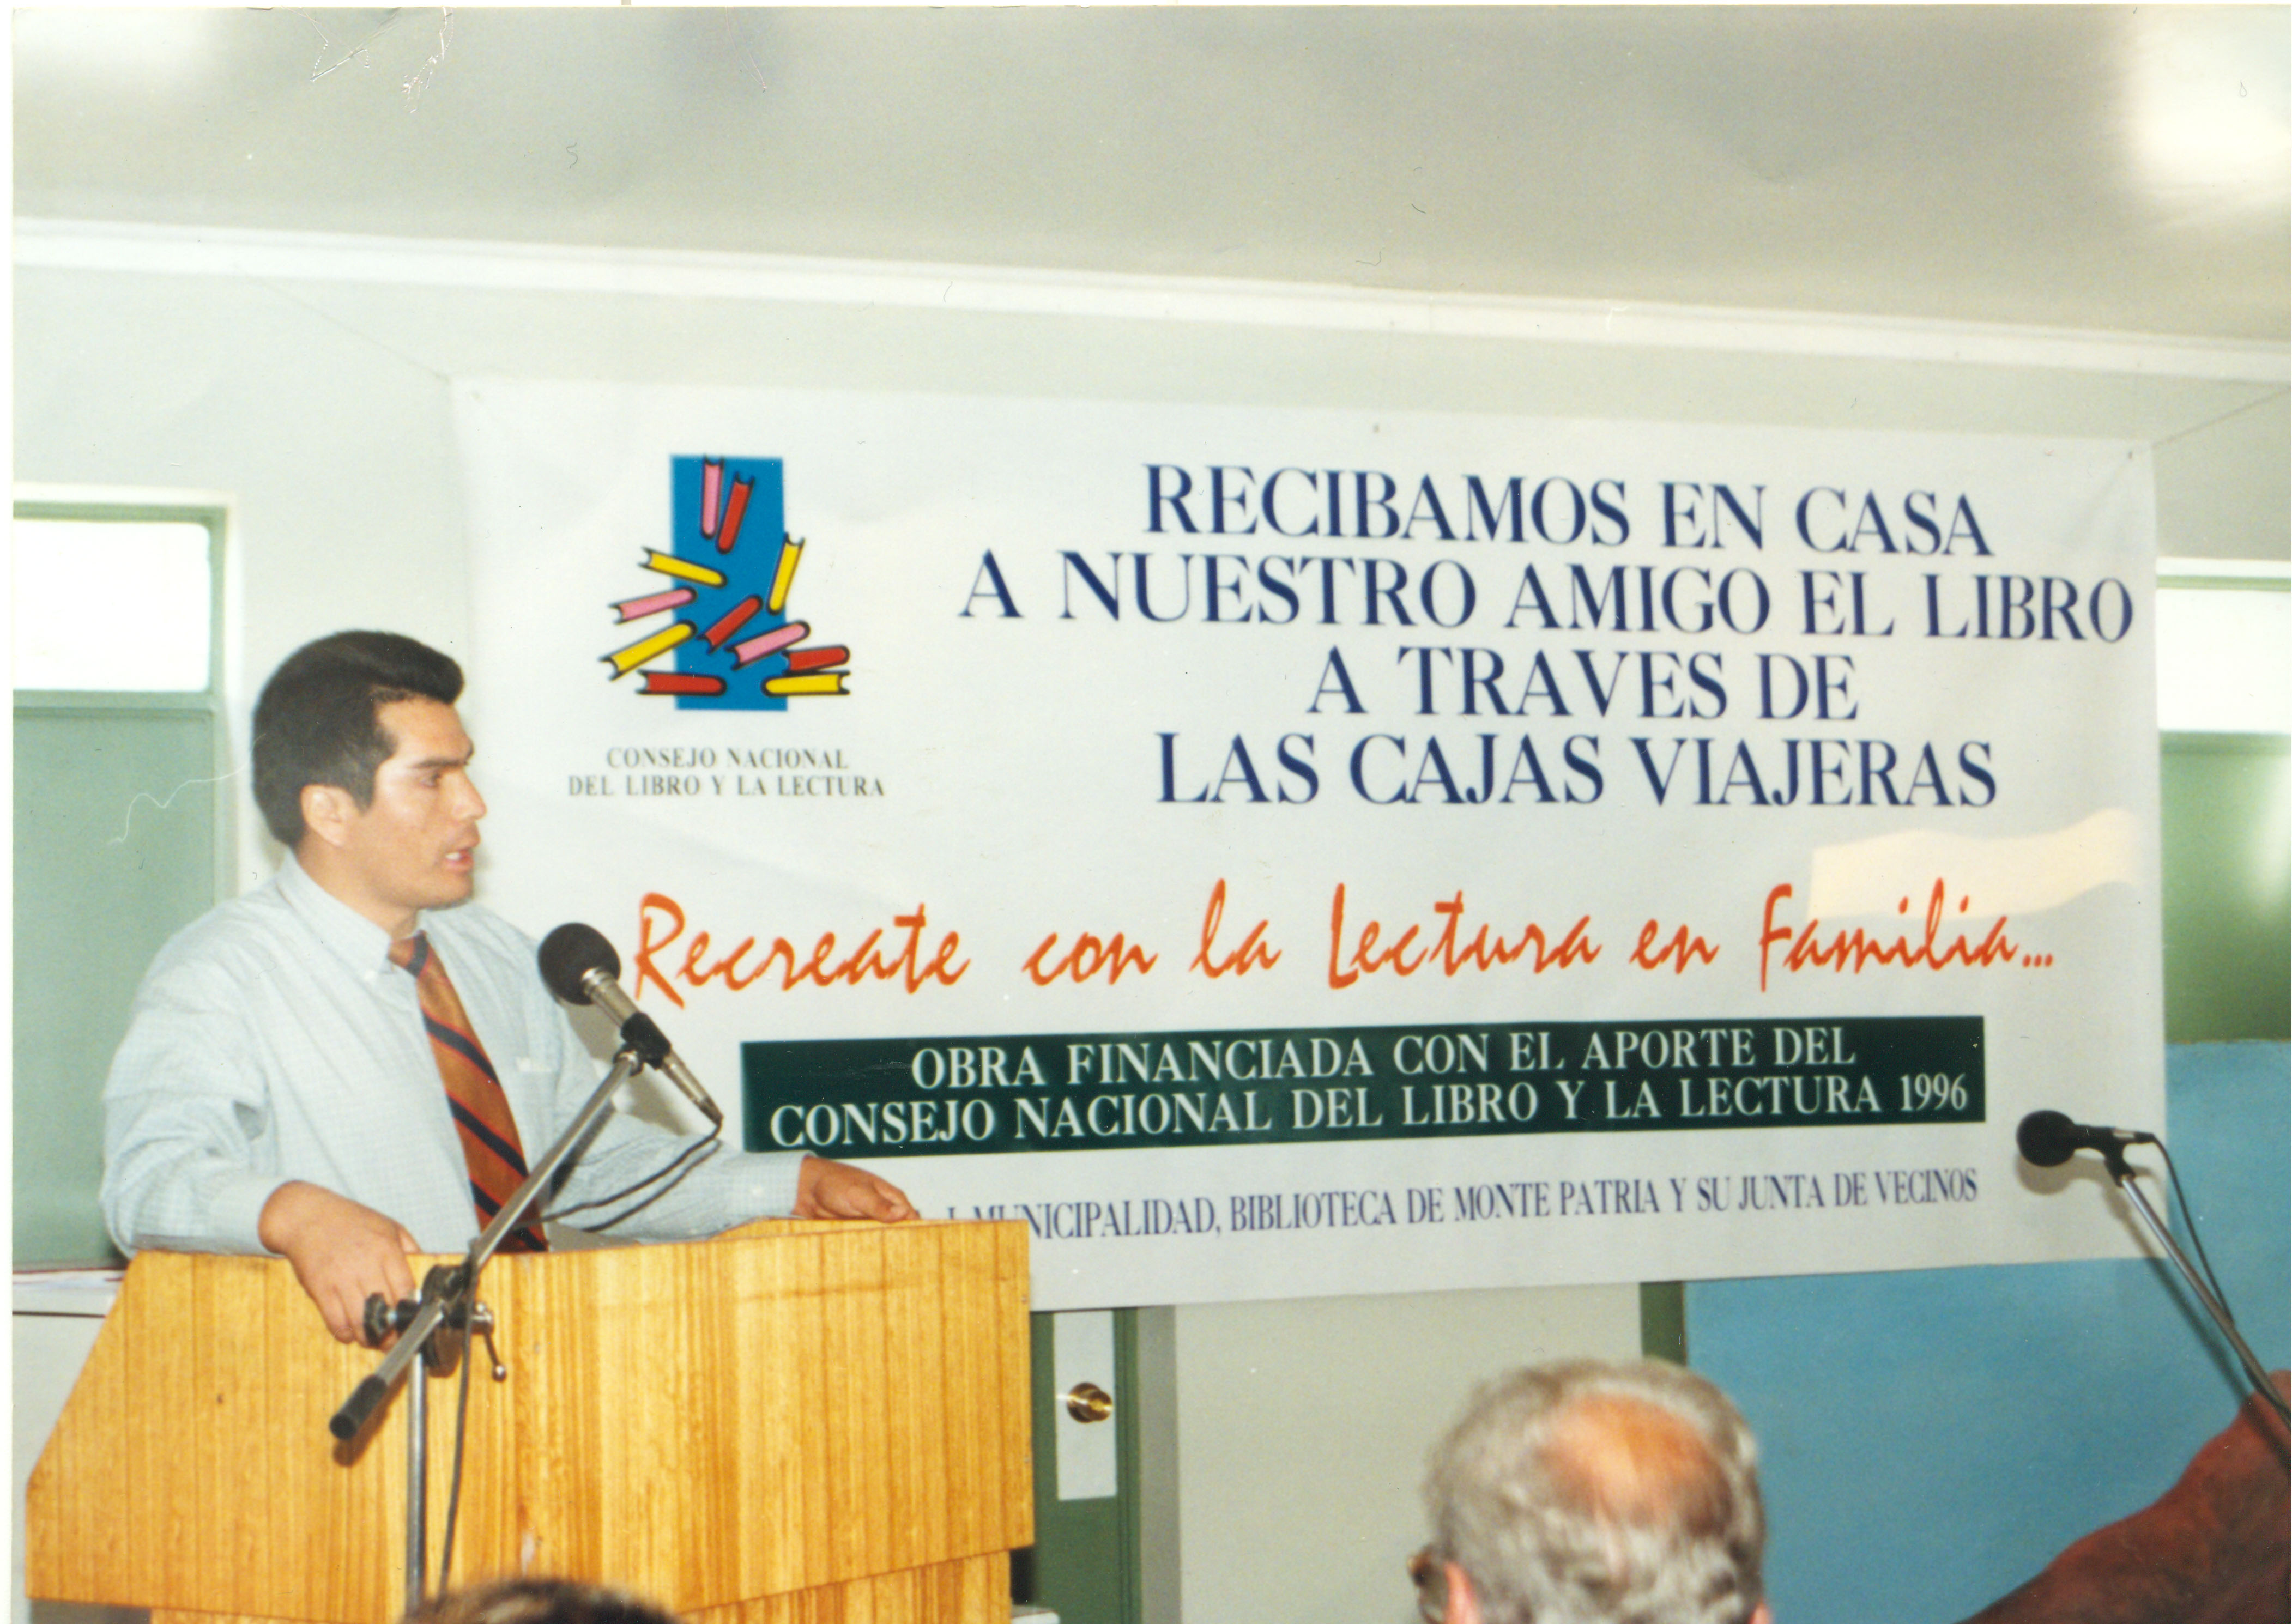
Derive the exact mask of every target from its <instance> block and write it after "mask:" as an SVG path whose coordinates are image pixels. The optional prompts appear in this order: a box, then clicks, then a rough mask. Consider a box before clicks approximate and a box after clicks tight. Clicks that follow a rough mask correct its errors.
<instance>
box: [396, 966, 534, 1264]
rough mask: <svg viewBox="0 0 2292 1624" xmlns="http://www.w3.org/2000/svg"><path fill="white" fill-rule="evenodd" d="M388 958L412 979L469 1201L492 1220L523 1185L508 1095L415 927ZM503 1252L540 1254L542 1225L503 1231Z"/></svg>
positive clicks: (521, 1152)
mask: <svg viewBox="0 0 2292 1624" xmlns="http://www.w3.org/2000/svg"><path fill="white" fill-rule="evenodd" d="M390 961H391V963H392V964H395V965H396V966H398V968H399V969H402V970H406V971H408V972H409V973H411V974H412V976H413V977H414V986H415V990H416V993H417V994H418V995H419V997H420V998H421V1001H422V1027H423V1030H424V1031H425V1032H427V1033H429V1034H430V1052H431V1054H432V1056H433V1057H435V1058H436V1060H437V1062H438V1075H439V1077H440V1080H441V1081H444V1083H445V1085H446V1100H447V1103H448V1105H451V1106H452V1107H453V1112H454V1126H455V1127H456V1128H457V1129H459V1130H461V1135H462V1155H463V1159H464V1161H466V1162H468V1163H469V1168H470V1199H471V1202H472V1204H473V1205H474V1206H475V1207H476V1208H477V1212H478V1222H479V1225H480V1227H482V1226H485V1225H487V1224H490V1223H492V1222H493V1220H494V1215H495V1214H496V1213H497V1212H499V1211H500V1210H502V1204H503V1203H504V1202H506V1201H508V1200H509V1198H510V1197H511V1196H512V1195H514V1194H517V1187H518V1186H520V1185H521V1184H523V1183H524V1182H525V1174H526V1166H525V1146H524V1143H523V1142H522V1141H521V1140H520V1139H519V1138H518V1136H517V1122H516V1120H515V1119H514V1118H512V1116H511V1115H510V1113H509V1097H508V1096H507V1095H505V1094H504V1093H503V1092H502V1085H501V1079H500V1078H499V1077H498V1076H496V1074H495V1073H494V1065H493V1062H492V1061H490V1060H488V1059H487V1058H486V1050H485V1046H484V1045H483V1044H481V1043H480V1042H479V1041H478V1034H477V1031H476V1029H475V1028H474V1027H472V1025H470V1017H469V1015H468V1014H467V1012H466V1011H464V1009H463V1008H462V1000H461V997H460V995H459V994H458V993H456V992H455V991H454V984H453V983H452V982H451V981H449V980H448V979H447V978H446V967H445V965H443V964H442V963H440V961H439V959H438V955H437V954H436V953H432V952H431V951H430V938H429V937H427V936H425V935H424V934H423V933H422V932H420V931H418V930H417V931H416V932H415V933H414V934H413V935H412V936H410V937H406V938H405V939H404V940H403V941H398V942H392V943H391V945H390ZM501 1250H504V1251H505V1252H539V1251H546V1250H549V1242H548V1241H547V1240H546V1239H545V1237H544V1236H543V1234H542V1233H541V1226H540V1225H538V1224H528V1225H524V1226H521V1227H519V1228H516V1229H512V1231H510V1233H509V1234H507V1235H505V1236H504V1237H503V1238H502V1244H501Z"/></svg>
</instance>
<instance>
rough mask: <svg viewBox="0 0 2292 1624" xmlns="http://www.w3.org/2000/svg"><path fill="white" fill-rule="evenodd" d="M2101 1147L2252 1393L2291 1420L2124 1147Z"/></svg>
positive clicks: (2291, 1414) (2121, 1186)
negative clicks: (2143, 1185)
mask: <svg viewBox="0 0 2292 1624" xmlns="http://www.w3.org/2000/svg"><path fill="white" fill-rule="evenodd" d="M2098 1148H2099V1149H2100V1151H2101V1159H2102V1162H2104V1163H2106V1164H2107V1165H2108V1168H2109V1176H2110V1178H2111V1179H2112V1180H2113V1181H2115V1183H2116V1185H2117V1187H2118V1189H2119V1190H2120V1191H2122V1192H2123V1193H2124V1194H2125V1198H2126V1200H2127V1201H2128V1202H2131V1203H2132V1205H2133V1210H2135V1212H2137V1213H2139V1214H2140V1215H2141V1220H2142V1222H2143V1223H2144V1224H2146V1225H2147V1226H2149V1233H2150V1234H2151V1235H2152V1236H2154V1237H2155V1238H2156V1242H2157V1244H2158V1245H2159V1247H2161V1248H2163V1249H2164V1252H2165V1256H2166V1257H2167V1258H2170V1259H2171V1260H2172V1263H2173V1266H2174V1267H2175V1268H2176V1269H2178V1270H2179V1271H2180V1272H2181V1278H2182V1279H2183V1280H2184V1281H2186V1282H2188V1286H2189V1290H2191V1291H2193V1292H2195V1293H2196V1298H2197V1301H2198V1302H2199V1303H2201V1304H2203V1305H2204V1309H2205V1312H2206V1313H2207V1314H2211V1315H2212V1317H2213V1323H2214V1324H2215V1325H2217V1326H2219V1327H2220V1332H2221V1335H2223V1336H2224V1337H2226V1338H2227V1339H2228V1341H2229V1346H2230V1347H2232V1348H2234V1349H2235V1350H2236V1356H2237V1358H2238V1360H2239V1361H2240V1362H2241V1363H2242V1364H2243V1365H2244V1373H2245V1376H2246V1377H2247V1379H2249V1380H2250V1381H2251V1383H2252V1387H2253V1390H2254V1391H2255V1392H2256V1393H2258V1394H2259V1395H2261V1396H2262V1397H2263V1398H2265V1399H2266V1400H2267V1401H2268V1402H2269V1403H2271V1404H2272V1405H2274V1406H2275V1409H2276V1413H2277V1414H2279V1415H2280V1416H2282V1417H2284V1419H2286V1420H2288V1421H2292V1405H2288V1404H2287V1403H2286V1402H2285V1399H2284V1395H2282V1394H2280V1393H2279V1392H2278V1391H2277V1390H2276V1384H2275V1383H2274V1382H2272V1381H2271V1380H2269V1379H2268V1372H2267V1371H2266V1370H2265V1369H2264V1368H2263V1367H2262V1365H2261V1363H2260V1361H2259V1360H2258V1359H2256V1358H2255V1357H2254V1356H2253V1353H2252V1347H2251V1345H2250V1344H2249V1343H2248V1342H2246V1341H2245V1339H2244V1336H2243V1334H2242V1333H2241V1332H2240V1331H2238V1330H2237V1328H2236V1322H2235V1321H2234V1320H2233V1319H2231V1318H2230V1317H2229V1312H2228V1305H2227V1304H2226V1303H2223V1301H2221V1299H2220V1298H2217V1297H2215V1296H2214V1295H2213V1293H2212V1289H2211V1288H2210V1287H2209V1286H2207V1285H2206V1283H2205V1282H2204V1280H2203V1278H2202V1277H2201V1276H2200V1275H2199V1274H2198V1273H2197V1271H2196V1270H2195V1269H2194V1268H2193V1267H2191V1266H2190V1263H2189V1258H2188V1254H2187V1253H2185V1252H2183V1250H2181V1248H2180V1245H2179V1243H2178V1242H2175V1240H2174V1239H2173V1236H2172V1232H2171V1231H2170V1230H2168V1229H2167V1228H2166V1226H2165V1225H2164V1223H2163V1221H2162V1220H2160V1219H2159V1218H2158V1216H2157V1210H2156V1209H2155V1208H2154V1207H2151V1205H2150V1204H2149V1198H2148V1196H2146V1195H2144V1194H2142V1191H2141V1186H2139V1185H2137V1184H2135V1182H2134V1179H2135V1177H2136V1175H2137V1172H2138V1170H2137V1169H2135V1168H2133V1167H2131V1166H2129V1165H2128V1164H2127V1162H2126V1160H2125V1146H2123V1145H2122V1144H2111V1145H2105V1146H2099V1147H2098Z"/></svg>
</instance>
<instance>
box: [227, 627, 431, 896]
mask: <svg viewBox="0 0 2292 1624" xmlns="http://www.w3.org/2000/svg"><path fill="white" fill-rule="evenodd" d="M461 695H462V668H461V667H460V666H459V665H457V664H456V663H454V661H453V659H452V658H451V657H450V656H448V655H442V654H440V653H439V652H438V651H437V650H436V649H434V648H432V647H429V646H428V645H426V644H423V643H417V642H416V641H415V640H414V639H412V638H410V637H401V636H399V634H398V633H396V632H394V631H337V632H335V634H334V635H333V636H331V637H322V638H320V639H318V640H317V641H316V642H313V643H305V644H304V645H303V647H300V648H298V649H296V650H295V652H294V653H293V654H291V655H287V656H286V660H285V661H284V662H283V663H281V664H280V665H279V667H278V670H277V671H273V672H271V673H270V681H268V682H266V683H264V684H263V685H262V697H261V698H260V699H258V700H256V702H255V705H254V802H255V805H257V806H258V807H260V808H262V821H263V822H264V823H265V824H269V825H270V832H271V835H272V836H273V838H275V839H276V840H278V843H279V844H280V845H282V846H285V847H286V848H288V849H290V850H293V849H296V848H300V847H301V845H302V843H303V836H304V834H306V833H307V832H309V828H308V824H306V823H305V821H304V818H303V790H304V789H305V788H306V787H308V786H309V785H311V784H324V785H328V786H331V787H333V788H335V789H338V790H342V791H343V792H346V793H347V794H349V796H350V797H351V800H353V801H354V802H356V803H357V805H358V806H359V807H360V808H365V807H368V806H371V805H372V804H373V802H374V775H375V768H378V767H380V766H381V765H382V764H383V762H384V761H386V760H389V759H390V757H391V753H392V752H395V751H396V749H397V748H398V741H397V740H396V739H395V738H393V737H392V736H391V733H390V730H389V728H387V727H386V726H385V725H384V722H383V714H382V712H383V707H384V706H385V705H391V704H396V703H399V702H401V701H404V700H409V699H427V700H433V701H435V702H436V703H439V704H441V705H450V704H452V703H454V702H455V701H456V699H459V698H460V697H461Z"/></svg>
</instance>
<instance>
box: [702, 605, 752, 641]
mask: <svg viewBox="0 0 2292 1624" xmlns="http://www.w3.org/2000/svg"><path fill="white" fill-rule="evenodd" d="M763 607H764V600H763V599H761V598H758V597H755V596H754V595H751V596H749V597H747V598H743V599H740V601H739V602H738V603H736V604H734V605H733V606H732V607H730V609H727V610H726V611H725V612H724V616H723V618H722V620H719V621H718V622H717V623H715V624H714V625H713V626H711V627H709V628H708V630H707V631H704V632H702V633H701V634H700V635H701V636H702V637H704V638H706V639H708V647H711V648H722V647H724V645H725V643H726V642H727V641H729V640H730V638H731V636H732V634H733V633H734V632H735V631H738V630H739V629H740V628H741V627H743V626H745V625H747V623H748V619H749V617H750V616H751V615H754V614H755V612H756V611H757V610H758V609H761V608H763Z"/></svg>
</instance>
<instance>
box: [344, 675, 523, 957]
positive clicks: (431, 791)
mask: <svg viewBox="0 0 2292 1624" xmlns="http://www.w3.org/2000/svg"><path fill="white" fill-rule="evenodd" d="M375 720H376V721H378V722H379V723H380V724H381V726H382V730H383V735H384V736H386V737H388V738H389V739H390V740H391V741H392V743H393V744H395V745H396V748H395V749H393V750H392V751H391V754H390V759H389V760H386V761H384V762H383V764H382V765H381V767H379V768H376V769H375V775H374V800H372V802H371V803H369V804H368V805H367V806H366V807H365V808H359V807H358V806H357V805H356V804H355V803H353V802H351V800H350V797H349V796H348V795H347V794H343V795H342V797H341V800H340V801H338V802H336V803H335V805H336V808H337V809H338V812H339V816H337V817H336V818H335V820H334V821H333V822H332V824H331V825H330V827H329V828H328V830H327V832H326V835H325V839H326V843H327V847H328V848H330V849H329V851H328V852H327V854H326V855H327V867H328V869H329V871H330V873H329V875H328V878H329V879H331V880H334V881H335V882H336V883H335V884H334V885H330V886H329V889H333V890H335V893H336V895H337V896H341V897H342V900H343V901H344V902H346V903H348V904H350V905H351V907H353V908H356V909H357V910H358V911H359V912H361V913H363V914H365V915H366V916H367V918H368V919H371V920H373V921H375V923H376V924H378V925H381V926H382V927H383V929H385V930H388V931H390V932H391V935H392V936H402V935H404V934H406V933H407V932H408V931H410V930H411V929H413V927H414V915H415V913H416V912H418V911H419V910H421V909H424V908H442V907H448V906H450V905H451V904H455V903H457V902H463V901H466V900H467V899H468V897H469V895H470V885H471V878H472V872H473V871H474V868H475V865H476V861H477V846H478V820H479V819H480V818H481V817H483V816H485V815H486V803H485V801H484V800H483V799H482V798H480V795H479V794H478V791H477V786H476V785H475V784H472V783H471V782H470V773H469V766H470V755H471V752H472V745H471V744H470V736H469V735H468V734H466V733H464V732H463V731H462V720H461V718H460V717H458V716H456V715H455V713H454V707H453V706H451V705H448V704H440V703H438V702H437V701H436V700H434V699H401V700H398V701H396V702H394V703H391V704H386V705H384V706H383V707H382V709H381V710H380V711H379V712H376V713H375ZM337 793H340V792H337Z"/></svg>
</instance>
